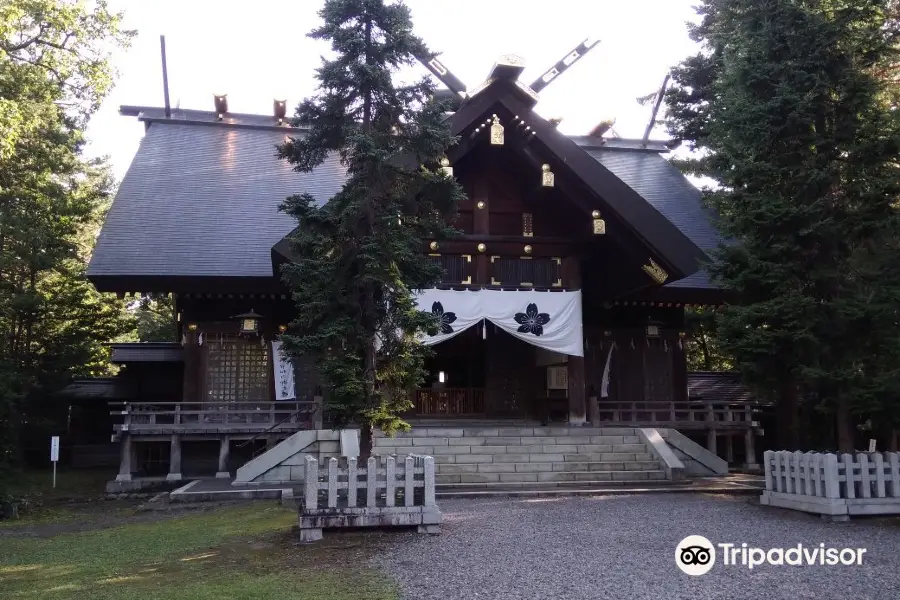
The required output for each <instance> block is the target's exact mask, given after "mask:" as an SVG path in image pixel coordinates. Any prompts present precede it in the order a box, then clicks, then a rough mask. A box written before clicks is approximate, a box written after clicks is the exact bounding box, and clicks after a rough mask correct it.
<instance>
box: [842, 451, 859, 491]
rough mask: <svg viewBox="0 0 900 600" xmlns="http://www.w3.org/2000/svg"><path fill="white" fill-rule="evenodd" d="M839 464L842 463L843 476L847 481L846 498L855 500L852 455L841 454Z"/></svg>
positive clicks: (854, 475)
mask: <svg viewBox="0 0 900 600" xmlns="http://www.w3.org/2000/svg"><path fill="white" fill-rule="evenodd" d="M841 462H843V463H844V476H845V477H846V481H847V487H846V491H847V498H856V474H855V473H854V469H853V455H851V454H842V455H841Z"/></svg>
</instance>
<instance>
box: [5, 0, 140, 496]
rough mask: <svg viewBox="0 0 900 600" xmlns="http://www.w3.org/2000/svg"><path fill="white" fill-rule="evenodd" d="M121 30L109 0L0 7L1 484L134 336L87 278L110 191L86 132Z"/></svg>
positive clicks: (23, 1)
mask: <svg viewBox="0 0 900 600" xmlns="http://www.w3.org/2000/svg"><path fill="white" fill-rule="evenodd" d="M120 21H121V16H120V15H116V14H113V13H110V12H109V11H108V10H107V8H106V4H105V3H104V2H102V1H100V2H96V3H92V5H91V6H90V7H88V6H86V5H85V4H84V3H81V2H74V1H71V0H66V1H61V0H4V1H3V2H0V487H2V484H3V477H2V475H3V471H4V469H5V467H7V466H8V464H9V463H10V462H11V461H12V459H14V458H15V456H16V453H17V451H18V449H19V445H20V443H19V439H20V434H21V431H22V426H23V423H24V422H25V421H28V422H29V423H32V424H33V423H34V422H35V418H33V417H36V416H39V415H40V414H41V413H40V401H41V400H42V399H46V398H47V397H48V394H49V392H51V391H53V389H54V388H55V387H58V386H60V385H62V384H63V383H65V381H66V379H67V378H68V376H70V375H71V374H73V373H74V374H83V375H88V374H99V373H101V372H102V371H103V370H104V369H105V368H107V362H106V360H105V359H106V356H105V354H104V353H105V352H106V349H105V348H104V347H103V342H106V341H108V340H109V339H110V338H111V337H113V336H115V335H118V334H119V333H121V332H122V331H124V330H127V329H128V328H130V327H133V324H132V323H131V322H130V321H129V319H127V318H126V316H125V314H124V313H123V307H122V305H121V303H119V302H117V301H116V300H115V298H109V297H108V296H102V295H100V294H97V292H96V291H95V290H94V289H93V288H92V286H90V284H89V283H88V282H87V281H86V280H85V279H84V270H85V265H86V261H87V257H88V256H89V252H90V244H91V243H92V241H93V240H92V239H90V237H91V236H90V235H88V233H89V232H91V231H94V230H95V229H96V227H97V222H98V219H100V218H102V214H103V211H104V210H105V208H106V207H107V206H108V204H109V197H110V196H109V195H110V190H111V185H112V180H111V178H110V177H109V175H108V173H107V171H106V170H105V169H104V168H103V166H102V165H101V164H97V163H96V162H92V161H87V160H85V159H84V158H83V157H82V155H81V151H82V148H83V146H84V128H85V126H86V125H87V120H88V118H89V117H90V115H91V114H93V113H94V112H95V111H96V109H97V108H98V106H99V104H100V101H101V100H102V99H103V97H104V96H105V95H106V94H107V92H108V91H109V89H110V87H111V85H112V80H113V71H112V68H111V67H110V64H109V55H110V52H111V51H112V50H114V49H115V48H117V47H122V46H125V45H127V43H128V41H129V39H130V37H131V35H132V34H131V33H130V32H127V31H123V30H122V29H121V25H120ZM26 411H31V412H30V413H28V414H27V416H28V418H27V419H26V418H23V415H26ZM0 496H2V493H0Z"/></svg>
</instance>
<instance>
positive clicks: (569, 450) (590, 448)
mask: <svg viewBox="0 0 900 600" xmlns="http://www.w3.org/2000/svg"><path fill="white" fill-rule="evenodd" d="M374 450H375V451H377V452H376V453H377V454H398V455H400V454H430V455H432V456H437V455H439V454H637V453H643V452H646V451H647V447H646V446H645V445H644V444H545V445H540V444H534V445H529V446H519V445H505V444H504V445H501V444H496V445H480V446H447V445H440V444H438V445H434V446H429V445H425V444H422V445H418V446H376V447H375V448H374Z"/></svg>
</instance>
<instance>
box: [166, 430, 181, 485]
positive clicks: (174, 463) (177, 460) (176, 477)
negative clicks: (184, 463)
mask: <svg viewBox="0 0 900 600" xmlns="http://www.w3.org/2000/svg"><path fill="white" fill-rule="evenodd" d="M166 481H181V436H180V435H178V434H177V433H173V434H172V438H171V440H170V446H169V474H168V475H166Z"/></svg>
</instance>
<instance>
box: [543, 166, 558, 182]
mask: <svg viewBox="0 0 900 600" xmlns="http://www.w3.org/2000/svg"><path fill="white" fill-rule="evenodd" d="M541 171H542V173H541V185H542V186H544V187H553V183H554V181H555V179H556V176H555V175H553V171H551V170H550V165H548V164H546V163H544V164H543V165H541Z"/></svg>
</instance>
